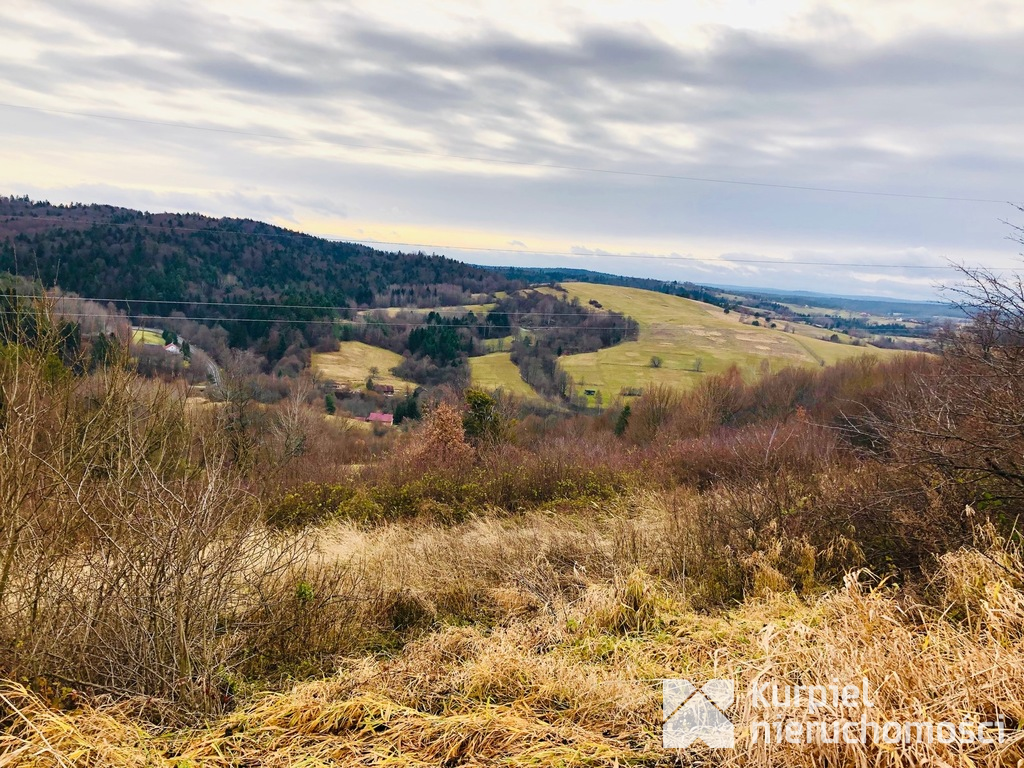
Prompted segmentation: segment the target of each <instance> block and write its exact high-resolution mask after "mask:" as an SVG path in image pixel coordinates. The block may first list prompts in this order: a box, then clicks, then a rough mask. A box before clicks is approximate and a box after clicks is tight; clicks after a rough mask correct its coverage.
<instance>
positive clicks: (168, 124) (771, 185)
mask: <svg viewBox="0 0 1024 768" xmlns="http://www.w3.org/2000/svg"><path fill="white" fill-rule="evenodd" d="M0 107H4V108H7V109H19V110H24V111H30V112H41V113H49V114H56V115H68V116H72V117H83V118H87V119H90V120H112V121H117V122H123V123H135V124H139V125H149V126H160V127H164V128H177V129H181V130H190V131H203V132H207V133H220V134H227V135H231V136H244V137H248V138H260V139H271V140H274V141H286V142H291V143H294V144H326V145H329V146H339V147H346V148H349V149H368V150H373V151H377V152H390V153H395V154H403V155H411V156H416V157H432V158H439V159H445V160H468V161H472V162H480V163H491V164H494V165H507V166H518V167H526V168H544V169H547V170H557V171H571V172H576V173H594V174H605V175H611V176H627V177H634V178H649V179H667V180H672V181H690V182H699V183H703V184H727V185H734V186H743V187H762V188H767V189H784V190H790V191H798V192H822V193H828V194H838V195H860V196H869V197H889V198H903V199H909V200H935V201H942V202H959V203H987V204H1006V203H1010V201H1008V200H996V199H994V198H982V197H960V196H953V195H920V194H910V193H903V192H882V191H879V190H861V189H846V188H842V187H822V186H814V185H804V184H785V183H776V182H766V181H747V180H742V179H722V178H714V177H710V176H687V175H682V174H673V173H651V172H647V171H631V170H618V169H613V168H596V167H591V166H583V165H567V164H562V163H540V162H534V161H529V160H513V159H510V158H497V157H484V156H479V155H464V154H455V153H448V152H427V151H424V150H416V149H407V148H404V147H392V146H385V145H379V144H368V143H364V142H354V141H342V140H340V139H304V138H301V137H298V136H290V135H287V134H277V133H266V132H262V131H245V130H241V129H237V128H223V127H218V126H204V125H196V124H193V123H181V122H172V121H166V120H155V119H151V118H142V117H127V116H122V115H107V114H99V113H95V112H80V111H75V110H69V109H53V108H50V107H36V106H29V105H26V104H12V103H4V102H0ZM1011 204H1012V203H1011Z"/></svg>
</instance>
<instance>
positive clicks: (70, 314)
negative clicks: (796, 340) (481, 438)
mask: <svg viewBox="0 0 1024 768" xmlns="http://www.w3.org/2000/svg"><path fill="white" fill-rule="evenodd" d="M57 314H58V315H60V316H61V317H75V318H102V319H106V320H117V319H127V318H123V317H119V316H117V315H114V316H111V315H108V314H103V313H100V312H64V311H61V310H57ZM132 314H133V316H134V317H138V318H140V319H142V320H145V319H146V318H149V319H151V320H172V321H174V320H191V321H193V322H197V323H199V322H214V321H216V322H221V323H271V324H273V323H298V324H302V325H339V324H344V323H351V324H354V325H361V326H365V327H368V328H373V327H374V326H384V327H386V328H417V327H427V326H431V325H434V323H427V322H422V323H418V322H397V323H377V322H366V321H362V322H359V321H353V320H342V319H338V318H330V319H324V318H318V319H312V320H301V319H298V318H293V317H285V318H259V317H217V316H210V317H197V316H181V317H161V316H158V315H153V314H150V313H144V312H143V313H132ZM664 325H665V326H666V327H672V324H671V323H665V324H664ZM438 327H440V326H438ZM447 327H452V328H490V329H492V330H494V329H495V326H494V325H491V324H485V323H476V324H459V325H455V326H447ZM498 327H501V326H498ZM647 327H658V326H647ZM516 329H518V330H521V331H529V332H530V333H536V332H538V331H558V330H585V331H593V332H595V333H599V332H601V331H622V332H629V331H637V330H639V329H638V328H636V327H631V326H608V325H602V326H597V327H595V326H590V327H582V326H579V325H537V326H533V327H526V326H519V325H517V326H515V327H514V328H513V329H512V330H516ZM483 341H486V339H484V340H483Z"/></svg>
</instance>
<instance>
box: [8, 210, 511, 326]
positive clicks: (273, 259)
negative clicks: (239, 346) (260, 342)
mask: <svg viewBox="0 0 1024 768" xmlns="http://www.w3.org/2000/svg"><path fill="white" fill-rule="evenodd" d="M4 271H6V272H11V273H16V274H21V275H24V276H26V277H30V278H33V279H36V280H39V281H41V282H42V283H43V284H44V285H47V286H49V285H60V287H61V288H63V289H65V290H69V291H74V292H77V293H79V294H81V295H83V296H88V297H98V298H111V299H131V300H132V312H133V313H134V312H144V313H147V314H167V313H169V310H168V307H167V305H161V304H155V303H147V300H149V301H156V300H160V301H165V302H166V301H174V302H178V301H181V302H182V304H181V305H176V306H174V307H172V309H178V310H179V311H184V312H186V313H188V314H194V313H195V310H196V308H197V307H199V306H202V307H203V312H202V314H204V315H216V316H218V317H225V318H228V317H243V316H245V317H254V318H260V317H263V316H269V315H265V313H262V312H261V311H260V308H259V307H249V308H245V310H246V311H244V312H243V311H241V310H242V309H243V308H239V307H234V308H227V307H223V306H221V307H218V306H215V305H214V306H211V305H209V304H200V302H243V303H254V304H263V303H266V304H268V305H276V309H275V313H274V315H273V316H274V317H280V316H281V314H280V305H281V304H290V305H317V306H321V305H326V306H330V307H373V306H437V305H442V304H459V303H468V302H469V301H470V298H471V295H472V294H479V293H492V292H494V291H497V290H505V289H509V288H511V287H514V286H515V285H516V284H515V283H513V281H511V280H510V279H509V278H507V277H505V276H503V275H501V274H498V273H495V272H494V271H489V270H484V269H482V268H479V267H473V266H469V265H467V264H463V263H462V262H459V261H454V260H452V259H448V258H445V257H441V256H428V255H424V254H407V253H386V252H382V251H377V250H374V249H372V248H368V247H366V246H362V245H356V244H352V243H341V242H335V241H331V240H324V239H321V238H317V237H312V236H309V235H304V234H301V233H298V232H292V231H289V230H286V229H283V228H280V227H275V226H271V225H269V224H264V223H261V222H257V221H251V220H246V219H228V218H225V219H215V218H210V217H207V216H201V215H198V214H176V213H143V212H140V211H135V210H131V209H127V208H116V207H112V206H105V205H73V206H55V205H51V204H49V203H43V202H32V201H30V200H29V199H27V198H9V197H0V272H4Z"/></svg>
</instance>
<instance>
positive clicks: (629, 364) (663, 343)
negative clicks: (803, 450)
mask: <svg viewBox="0 0 1024 768" xmlns="http://www.w3.org/2000/svg"><path fill="white" fill-rule="evenodd" d="M562 285H563V287H564V288H565V289H566V290H567V291H568V294H569V296H570V297H573V298H578V299H579V300H580V302H581V303H583V304H587V303H588V302H590V301H596V302H598V303H599V304H600V305H601V306H602V307H603V308H604V309H609V310H614V311H616V312H622V313H624V314H627V315H629V316H630V317H632V318H634V319H635V320H637V321H638V322H639V323H640V337H639V339H637V340H636V341H628V342H625V343H623V344H618V345H616V346H614V347H609V348H607V349H602V350H599V351H597V352H589V353H585V354H581V355H568V356H565V357H562V358H561V359H560V364H561V366H562V368H563V369H564V370H565V371H566V372H567V373H569V374H570V375H571V376H572V377H573V378H574V379H575V380H576V383H577V384H578V385H579V387H580V388H581V389H597V390H598V391H600V392H601V393H602V395H603V396H604V399H605V401H606V402H607V401H608V400H609V399H610V398H614V397H615V396H617V395H618V394H619V393H620V391H621V390H623V389H628V388H632V387H638V388H642V387H645V386H648V385H650V384H667V385H671V386H677V387H682V388H689V387H691V386H693V385H694V384H696V382H697V381H699V379H700V377H701V376H704V375H706V374H708V373H720V372H722V371H725V370H726V369H728V368H729V367H730V366H732V365H736V366H738V367H739V369H740V370H741V371H742V372H743V373H744V375H746V376H753V375H756V374H757V373H758V372H760V371H762V370H763V369H764V368H765V366H767V367H768V368H769V369H770V370H777V369H778V368H781V367H784V366H787V365H806V366H822V365H830V364H832V363H835V362H837V361H839V360H845V359H848V358H851V357H858V356H860V355H864V354H871V355H877V356H878V357H880V358H888V357H891V356H893V355H895V354H900V353H898V352H894V351H892V350H884V349H878V348H875V347H855V346H852V345H850V344H836V343H833V342H829V341H822V340H820V339H814V338H809V337H807V336H803V335H800V334H794V333H786V332H785V331H783V330H781V329H772V328H764V327H757V326H752V325H746V324H743V323H742V322H740V316H739V315H738V314H735V313H730V314H726V313H725V312H724V311H723V310H722V309H720V308H719V307H716V306H713V305H710V304H703V303H701V302H698V301H693V300H691V299H684V298H680V297H678V296H671V295H669V294H664V293H656V292H654V291H646V290H642V289H639V288H623V287H619V286H612V285H599V284H595V283H563V284H562ZM654 357H657V358H660V360H661V365H660V367H653V366H652V365H651V360H652V358H654Z"/></svg>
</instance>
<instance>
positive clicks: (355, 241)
mask: <svg viewBox="0 0 1024 768" xmlns="http://www.w3.org/2000/svg"><path fill="white" fill-rule="evenodd" d="M0 106H2V105H0ZM65 210H72V211H73V210H74V209H65ZM159 215H168V216H175V215H179V214H173V213H166V214H159ZM181 215H186V214H181ZM48 218H49V219H53V218H63V217H39V216H32V215H30V214H24V213H12V214H7V215H6V216H2V217H0V221H2V220H3V219H31V220H42V221H46V220H47V219H48ZM68 221H69V222H74V223H81V224H87V225H90V226H94V227H139V228H141V229H153V230H167V229H170V230H171V231H179V232H196V233H212V234H222V235H236V236H239V237H266V238H305V239H313V240H322V241H324V242H327V243H338V244H347V245H364V246H366V247H369V245H367V244H372V245H391V246H399V247H404V248H435V249H443V250H453V251H468V252H479V253H507V254H526V255H530V256H571V257H575V258H586V259H642V260H651V261H682V262H697V263H705V264H721V265H730V264H768V265H773V266H776V267H787V266H813V267H854V268H860V269H917V270H955V269H958V267H956V266H955V265H952V264H946V265H928V264H899V263H896V264H876V263H871V262H856V261H811V260H806V259H797V260H781V259H722V258H718V257H715V256H681V255H678V254H669V255H665V256H658V255H656V254H633V253H604V252H601V253H577V252H575V251H543V250H531V249H522V248H491V247H477V246H470V245H447V244H443V243H406V242H399V241H395V240H373V239H359V238H344V237H340V236H335V235H331V236H327V235H319V234H310V233H307V232H291V231H289V232H244V231H238V230H234V229H220V228H217V227H184V226H182V227H178V226H172V227H163V226H161V225H159V224H148V223H143V222H124V221H88V220H85V219H69V220H68ZM254 223H255V224H257V225H260V226H268V227H272V226H276V225H274V224H266V223H265V222H254ZM408 255H414V254H408ZM441 255H443V254H441ZM474 266H479V265H474ZM509 266H510V267H511V268H514V269H543V267H516V266H515V265H509ZM558 268H559V267H556V269H558ZM561 268H562V269H571V267H561ZM975 269H987V270H990V271H995V272H1006V271H1014V268H1013V267H985V266H979V267H975ZM642 279H650V280H655V281H657V278H642ZM661 282H673V281H669V280H663V281H661Z"/></svg>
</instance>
